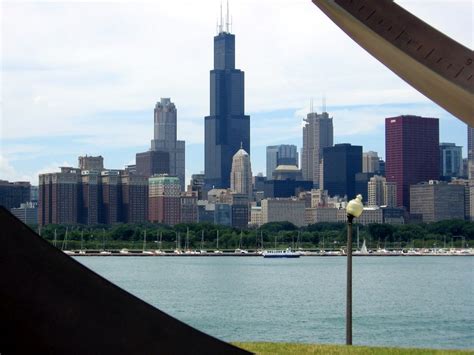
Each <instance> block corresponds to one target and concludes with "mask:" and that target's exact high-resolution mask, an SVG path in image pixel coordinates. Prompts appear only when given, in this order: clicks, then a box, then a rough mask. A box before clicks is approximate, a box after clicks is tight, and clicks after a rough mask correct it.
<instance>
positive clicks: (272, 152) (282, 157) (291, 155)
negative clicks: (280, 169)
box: [266, 144, 298, 179]
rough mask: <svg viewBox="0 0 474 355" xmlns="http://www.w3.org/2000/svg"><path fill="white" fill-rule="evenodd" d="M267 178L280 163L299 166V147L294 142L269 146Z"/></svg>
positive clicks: (270, 176) (269, 177)
mask: <svg viewBox="0 0 474 355" xmlns="http://www.w3.org/2000/svg"><path fill="white" fill-rule="evenodd" d="M266 164H267V179H271V178H272V174H273V172H274V171H275V169H276V168H277V166H279V165H296V166H298V149H297V147H296V146H295V145H293V144H280V145H271V146H268V147H267V161H266Z"/></svg>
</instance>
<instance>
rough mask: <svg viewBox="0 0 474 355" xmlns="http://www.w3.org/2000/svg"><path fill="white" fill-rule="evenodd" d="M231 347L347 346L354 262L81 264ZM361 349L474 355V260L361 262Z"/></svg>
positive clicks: (356, 337)
mask: <svg viewBox="0 0 474 355" xmlns="http://www.w3.org/2000/svg"><path fill="white" fill-rule="evenodd" d="M76 260H78V261H79V262H81V263H83V264H84V265H86V266H87V267H89V268H90V269H92V270H94V271H96V272H97V273H99V274H100V275H102V276H104V277H105V278H107V279H108V280H110V281H112V282H113V283H115V284H117V285H119V286H120V287H122V288H124V289H126V290H127V291H129V292H131V293H133V294H134V295H136V296H137V297H139V298H141V299H143V300H145V301H146V302H148V303H150V304H152V305H154V306H156V307H158V308H159V309H161V310H162V311H164V312H166V313H168V314H170V315H172V316H174V317H176V318H177V319H180V320H182V321H184V322H186V323H188V324H190V325H192V326H194V327H196V328H198V329H200V330H202V331H204V332H206V333H208V334H211V335H213V336H216V337H218V338H221V339H223V340H226V341H279V342H280V341H281V342H303V343H344V342H345V283H346V280H345V275H346V258H344V257H302V258H299V259H274V260H272V259H270V260H269V259H264V258H262V257H79V258H76ZM353 343H354V344H355V345H386V346H403V347H429V348H474V257H356V258H353Z"/></svg>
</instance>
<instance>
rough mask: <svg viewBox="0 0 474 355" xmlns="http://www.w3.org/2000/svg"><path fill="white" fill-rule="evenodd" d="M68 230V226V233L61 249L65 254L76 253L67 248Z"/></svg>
mask: <svg viewBox="0 0 474 355" xmlns="http://www.w3.org/2000/svg"><path fill="white" fill-rule="evenodd" d="M67 232H68V228H66V234H65V235H64V240H63V245H62V248H61V249H62V251H63V253H64V254H67V255H74V252H73V251H72V250H67Z"/></svg>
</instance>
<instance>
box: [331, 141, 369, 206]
mask: <svg viewBox="0 0 474 355" xmlns="http://www.w3.org/2000/svg"><path fill="white" fill-rule="evenodd" d="M360 172H362V146H360V145H351V144H347V143H344V144H336V145H335V146H334V147H326V148H323V175H324V178H323V185H324V189H325V190H328V193H329V195H330V196H335V195H339V196H341V197H342V196H344V195H346V196H347V198H348V199H349V200H351V199H353V198H354V197H355V195H356V194H358V193H359V191H356V174H357V173H360ZM362 197H363V198H364V200H365V199H367V196H362Z"/></svg>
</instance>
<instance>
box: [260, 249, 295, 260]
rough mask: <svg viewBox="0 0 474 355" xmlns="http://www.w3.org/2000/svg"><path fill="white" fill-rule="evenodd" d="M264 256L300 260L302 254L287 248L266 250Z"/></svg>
mask: <svg viewBox="0 0 474 355" xmlns="http://www.w3.org/2000/svg"><path fill="white" fill-rule="evenodd" d="M262 255H263V257H264V258H299V257H300V256H301V253H300V252H297V251H292V250H291V248H286V249H285V250H265V251H264V252H263V253H262Z"/></svg>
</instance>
